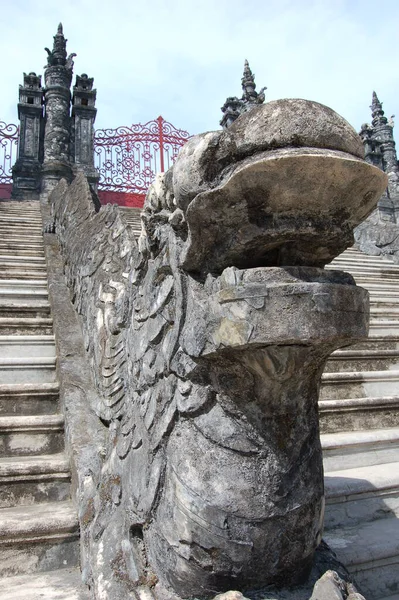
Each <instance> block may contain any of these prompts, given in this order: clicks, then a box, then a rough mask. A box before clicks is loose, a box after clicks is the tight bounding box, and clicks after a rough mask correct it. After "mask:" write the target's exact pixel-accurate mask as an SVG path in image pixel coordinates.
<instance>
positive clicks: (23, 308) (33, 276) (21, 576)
mask: <svg viewBox="0 0 399 600" xmlns="http://www.w3.org/2000/svg"><path fill="white" fill-rule="evenodd" d="M78 564H79V528H78V519H77V514H76V509H75V508H74V506H73V504H72V502H71V498H70V471H69V465H68V459H67V457H66V455H65V453H64V420H63V416H62V415H61V414H60V412H59V406H58V383H57V377H56V354H55V343H54V336H53V334H52V320H51V311H50V305H49V302H48V295H47V272H46V264H45V257H44V249H43V237H42V222H41V214H40V205H39V202H11V201H7V202H0V600H11V599H13V600H14V599H15V600H16V599H17V598H18V599H22V598H23V599H24V600H38V599H39V598H40V599H43V598H48V599H50V598H51V599H52V600H55V599H59V600H78V599H79V600H80V599H82V600H83V599H86V598H88V597H89V596H88V595H87V592H86V591H85V590H84V588H83V586H81V584H80V573H79V570H78V568H77V567H78Z"/></svg>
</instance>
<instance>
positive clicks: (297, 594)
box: [153, 541, 364, 600]
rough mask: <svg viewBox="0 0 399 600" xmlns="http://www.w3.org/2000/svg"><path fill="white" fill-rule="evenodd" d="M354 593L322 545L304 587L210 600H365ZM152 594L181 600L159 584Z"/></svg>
mask: <svg viewBox="0 0 399 600" xmlns="http://www.w3.org/2000/svg"><path fill="white" fill-rule="evenodd" d="M356 589H357V585H356V583H355V582H354V581H353V578H352V577H351V575H350V574H349V572H348V571H347V569H346V568H345V567H344V565H343V564H342V563H340V562H339V561H338V559H337V557H336V555H335V554H334V552H333V551H332V550H331V549H330V548H329V546H328V545H327V544H326V543H325V542H324V541H322V542H321V544H320V545H319V547H318V548H317V550H316V553H315V556H314V559H313V566H312V571H311V573H310V576H309V578H308V580H307V581H306V582H305V583H304V584H302V585H298V586H295V587H292V588H277V587H267V588H263V589H260V590H253V591H245V592H244V593H243V594H242V593H241V592H239V591H232V590H230V591H226V592H225V593H223V594H218V595H217V596H215V597H214V599H213V600H246V599H249V600H346V599H347V598H348V597H349V595H350V594H351V597H350V600H364V598H363V596H362V595H361V594H356ZM153 592H154V596H155V598H156V599H157V600H182V599H181V598H180V597H178V596H177V595H175V594H174V593H173V592H170V591H169V590H167V589H166V588H164V587H163V586H161V585H160V584H159V583H158V584H157V585H156V586H155V588H154V590H153ZM354 594H356V595H354ZM154 596H153V597H154Z"/></svg>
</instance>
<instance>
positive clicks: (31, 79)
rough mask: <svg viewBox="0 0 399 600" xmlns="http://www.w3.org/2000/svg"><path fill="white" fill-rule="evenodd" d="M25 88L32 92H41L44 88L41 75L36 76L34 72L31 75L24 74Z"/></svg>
mask: <svg viewBox="0 0 399 600" xmlns="http://www.w3.org/2000/svg"><path fill="white" fill-rule="evenodd" d="M23 87H24V88H30V89H32V90H39V89H40V88H41V87H42V77H41V75H36V73H34V72H33V71H32V72H31V73H28V74H26V73H24V86H23Z"/></svg>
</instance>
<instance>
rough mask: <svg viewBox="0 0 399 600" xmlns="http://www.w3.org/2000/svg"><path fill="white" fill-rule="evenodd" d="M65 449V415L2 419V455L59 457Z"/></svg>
mask: <svg viewBox="0 0 399 600" xmlns="http://www.w3.org/2000/svg"><path fill="white" fill-rule="evenodd" d="M63 449H64V418H63V416H62V415H60V414H52V415H30V416H25V415H21V416H19V415H12V416H0V456H28V455H29V456H34V455H39V454H57V453H58V452H62V451H63Z"/></svg>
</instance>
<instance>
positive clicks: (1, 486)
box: [0, 454, 71, 508]
mask: <svg viewBox="0 0 399 600" xmlns="http://www.w3.org/2000/svg"><path fill="white" fill-rule="evenodd" d="M70 479H71V474H70V471H69V464H68V460H67V458H66V456H65V454H49V455H41V456H23V457H20V456H17V457H15V456H12V457H8V458H4V457H3V458H2V459H1V460H0V508H9V507H11V506H22V505H28V504H33V503H35V502H38V503H39V502H41V503H43V502H61V501H63V500H68V499H69V498H70Z"/></svg>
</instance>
